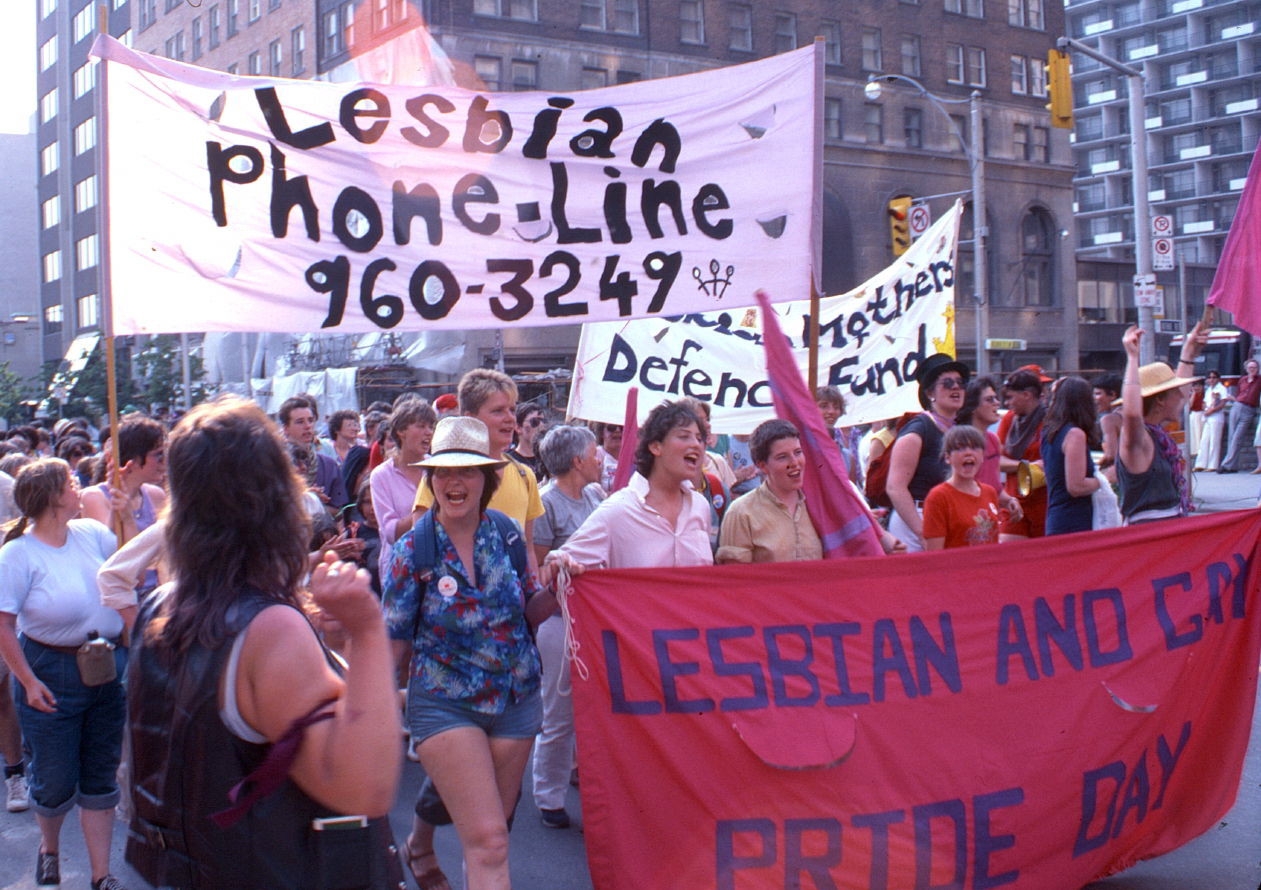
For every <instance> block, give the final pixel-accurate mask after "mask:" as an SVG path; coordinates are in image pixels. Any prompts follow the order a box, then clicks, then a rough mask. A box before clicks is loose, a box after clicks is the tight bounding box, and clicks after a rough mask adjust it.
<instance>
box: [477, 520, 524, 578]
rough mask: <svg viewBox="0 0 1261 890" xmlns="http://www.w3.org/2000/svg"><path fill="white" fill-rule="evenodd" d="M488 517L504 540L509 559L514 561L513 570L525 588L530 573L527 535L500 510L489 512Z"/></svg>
mask: <svg viewBox="0 0 1261 890" xmlns="http://www.w3.org/2000/svg"><path fill="white" fill-rule="evenodd" d="M486 516H487V518H488V519H490V521H491V522H492V523H493V524H494V526H495V529H496V530H497V531H498V532H499V536H500V537H501V538H503V539H504V546H506V547H507V548H508V558H509V559H511V560H512V568H513V570H514V571H515V572H516V573H517V577H518V578H520V579H521V581H522V582H523V584H522V586H524V581H525V577H526V575H527V574H529V571H530V566H529V561H528V559H527V557H526V552H525V535H524V534H522V532H521V529H520V528H519V527H518V526H517V524H516V523H515V522H513V521H512V519H511V518H510V517H509V516H508V515H507V514H504V513H500V512H499V511H498V510H487V511H486Z"/></svg>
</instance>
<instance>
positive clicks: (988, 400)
mask: <svg viewBox="0 0 1261 890" xmlns="http://www.w3.org/2000/svg"><path fill="white" fill-rule="evenodd" d="M981 401H982V402H984V403H985V404H987V405H998V404H1001V403H1002V401H1003V400H1002V399H1000V398H999V397H998V396H986V397H985V398H983V399H981Z"/></svg>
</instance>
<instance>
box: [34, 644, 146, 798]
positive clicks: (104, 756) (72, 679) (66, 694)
mask: <svg viewBox="0 0 1261 890" xmlns="http://www.w3.org/2000/svg"><path fill="white" fill-rule="evenodd" d="M22 652H23V653H24V654H25V655H26V661H27V663H28V664H29V665H30V666H31V670H32V671H33V672H34V674H35V676H36V677H37V678H38V679H39V680H40V682H42V683H43V684H44V685H45V686H47V687H48V689H49V691H50V692H52V694H53V698H55V699H56V700H57V709H56V710H55V711H53V713H51V714H46V713H44V712H43V711H37V710H36V709H35V708H32V707H31V706H30V705H28V704H27V703H26V690H25V689H23V688H22V685H21V684H20V683H18V682H17V678H14V680H13V699H14V702H15V703H16V704H17V713H18V723H19V724H20V725H21V727H22V738H23V739H25V740H26V744H27V746H28V747H29V748H30V755H31V757H30V764H29V766H28V769H27V778H28V780H29V781H30V787H31V798H32V803H33V806H34V809H35V812H36V813H38V814H39V815H41V816H60V815H61V814H62V813H65V812H67V811H69V809H70V808H71V807H72V806H74V805H75V804H76V803H77V804H78V805H79V806H81V807H82V808H83V809H85V810H108V809H112V808H113V807H114V806H115V805H116V804H117V803H118V781H117V775H118V762H119V760H120V759H121V757H122V750H123V727H124V724H125V723H126V719H127V705H126V700H125V696H124V693H123V674H124V673H125V672H126V669H127V650H126V649H124V648H123V647H122V646H119V647H118V648H117V649H115V650H114V666H115V667H116V668H117V669H118V677H117V679H115V680H114V681H113V682H110V683H106V684H105V685H103V686H84V685H83V681H82V680H80V679H79V666H78V664H77V662H76V661H75V657H74V655H72V654H70V653H68V652H58V651H56V650H55V649H50V648H48V647H47V646H44V645H42V644H40V643H37V642H35V641H34V640H32V639H30V638H29V637H25V636H24V637H22Z"/></svg>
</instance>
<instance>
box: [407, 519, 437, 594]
mask: <svg viewBox="0 0 1261 890" xmlns="http://www.w3.org/2000/svg"><path fill="white" fill-rule="evenodd" d="M410 534H411V536H412V569H413V570H414V571H415V572H416V577H418V578H419V579H420V583H422V584H428V583H429V582H430V581H431V580H432V579H433V574H434V563H436V562H437V561H438V530H437V528H435V527H434V521H433V511H432V510H426V511H425V512H424V514H423V515H422V516H421V517H420V519H418V520H416V524H415V525H413V526H412V530H411V532H410Z"/></svg>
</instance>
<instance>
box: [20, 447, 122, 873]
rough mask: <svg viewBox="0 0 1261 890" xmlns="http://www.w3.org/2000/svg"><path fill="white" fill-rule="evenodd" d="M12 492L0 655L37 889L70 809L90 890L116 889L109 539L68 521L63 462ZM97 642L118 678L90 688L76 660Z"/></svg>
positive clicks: (102, 531) (27, 470) (70, 499)
mask: <svg viewBox="0 0 1261 890" xmlns="http://www.w3.org/2000/svg"><path fill="white" fill-rule="evenodd" d="M13 495H14V500H15V501H16V502H17V506H18V509H19V510H21V511H22V519H21V521H20V522H19V523H18V524H17V525H16V526H14V528H13V529H12V530H11V531H10V532H9V534H8V535H7V536H6V538H5V544H4V546H3V548H0V657H3V658H4V661H5V663H6V664H7V665H8V666H9V669H10V670H11V671H12V672H13V676H14V678H15V679H16V680H17V683H18V688H17V689H15V693H16V699H17V709H18V721H19V722H20V723H21V726H22V735H23V737H24V738H25V740H26V744H27V745H28V746H29V748H30V751H31V763H30V788H31V797H32V799H33V804H34V809H35V816H36V819H37V821H38V822H39V830H40V845H39V852H38V855H37V856H36V857H35V859H36V868H35V883H36V884H56V883H58V882H59V880H60V874H59V872H60V869H59V864H58V863H59V859H58V850H59V849H60V847H59V838H60V834H61V824H62V822H64V821H65V818H66V813H67V812H69V811H70V809H71V808H72V807H73V806H74V805H75V804H76V803H78V805H79V809H80V817H79V818H80V822H81V823H82V825H83V835H84V838H85V840H86V841H87V848H88V860H89V863H90V865H91V869H92V887H93V890H114V888H121V886H122V885H121V884H119V883H118V882H117V881H116V880H115V879H114V878H113V877H112V876H111V875H110V874H109V849H110V835H111V833H112V830H113V825H114V806H115V804H117V803H118V783H117V781H116V778H115V777H116V774H117V771H118V762H119V759H120V757H121V754H122V742H123V724H124V721H125V719H126V707H125V701H124V696H123V685H122V677H123V669H124V667H125V662H126V649H124V648H123V647H122V645H121V640H120V636H121V634H122V630H123V620H122V618H121V617H120V616H119V614H118V612H116V611H114V610H113V609H110V608H107V607H105V606H103V605H101V596H100V592H99V590H98V589H97V586H96V572H97V569H99V568H100V566H101V564H102V563H103V562H104V561H105V560H106V558H107V557H108V556H109V555H110V554H111V553H113V552H114V549H115V547H116V546H117V540H116V539H115V537H114V533H113V532H112V531H110V530H109V529H108V528H106V527H105V526H104V525H101V524H100V523H99V522H97V521H96V520H94V519H78V518H76V517H77V516H78V515H79V487H78V483H77V482H76V481H75V478H74V475H73V474H72V473H71V472H70V466H69V465H68V464H67V463H66V462H65V461H63V460H59V459H57V458H41V459H40V460H37V461H34V462H33V463H30V464H28V465H27V466H25V467H23V468H22V470H21V472H20V473H18V476H17V482H16V484H15V485H14V490H13ZM19 633H20V634H21V636H20V637H19ZM98 636H99V637H104V638H105V639H107V640H109V641H110V644H111V645H112V646H113V650H112V659H113V666H114V673H115V676H114V678H113V679H112V680H105V681H104V682H100V683H96V684H95V685H91V686H88V685H86V684H85V683H84V682H83V679H82V678H81V675H80V672H79V668H78V665H77V660H76V656H75V652H76V650H77V649H78V648H79V647H80V646H82V645H83V644H84V643H85V642H87V641H88V640H89V639H93V638H96V637H98ZM108 657H109V656H107V659H108ZM95 679H102V678H95Z"/></svg>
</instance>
